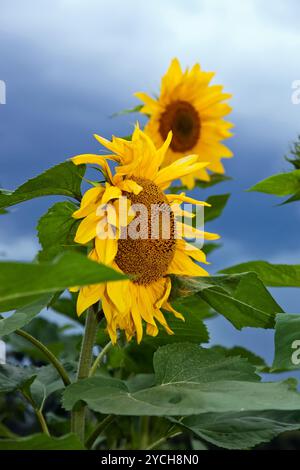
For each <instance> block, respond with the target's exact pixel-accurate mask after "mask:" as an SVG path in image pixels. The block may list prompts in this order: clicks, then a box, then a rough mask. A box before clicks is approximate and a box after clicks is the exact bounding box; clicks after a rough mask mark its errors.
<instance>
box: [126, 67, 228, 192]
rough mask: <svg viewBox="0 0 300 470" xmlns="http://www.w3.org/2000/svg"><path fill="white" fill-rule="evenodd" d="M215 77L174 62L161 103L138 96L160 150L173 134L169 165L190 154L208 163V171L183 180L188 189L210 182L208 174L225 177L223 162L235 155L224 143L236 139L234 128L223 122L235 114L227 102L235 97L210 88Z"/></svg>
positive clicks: (163, 85) (148, 130)
mask: <svg viewBox="0 0 300 470" xmlns="http://www.w3.org/2000/svg"><path fill="white" fill-rule="evenodd" d="M213 76H214V73H213V72H204V71H202V70H201V68H200V65H199V64H196V65H194V66H193V68H192V69H191V70H189V69H187V70H186V71H185V72H183V71H182V69H181V67H180V63H179V61H178V60H177V59H173V60H172V62H171V65H170V67H169V70H168V71H167V73H166V75H164V77H163V78H162V81H161V90H160V96H159V97H158V98H157V99H154V98H151V97H150V96H149V95H147V94H146V93H142V92H139V93H135V96H137V97H138V98H139V99H140V100H141V101H143V102H144V106H143V107H142V109H141V112H142V113H144V114H147V115H148V116H149V121H148V122H147V124H146V127H145V132H146V134H147V135H148V136H150V137H151V139H152V140H153V142H154V144H155V145H156V146H157V147H159V146H160V145H162V143H163V142H164V141H165V139H166V137H167V135H168V132H169V131H170V130H171V131H172V132H173V139H172V142H171V144H170V147H169V150H168V153H167V157H166V159H165V162H164V164H165V165H169V164H170V163H172V162H174V161H175V160H177V159H178V158H181V157H182V156H184V155H187V154H196V155H198V156H199V161H202V162H204V161H206V162H208V164H207V166H206V167H205V168H201V169H200V170H197V171H195V172H193V173H190V174H189V175H185V176H183V177H182V178H181V180H182V182H183V184H184V185H186V186H187V187H188V188H192V187H193V186H194V183H195V179H200V180H203V181H209V179H210V176H209V173H208V171H207V170H210V171H211V172H214V173H219V174H223V173H224V167H223V165H222V163H221V158H229V157H232V155H233V154H232V152H231V151H230V150H229V149H228V148H227V147H226V146H225V145H224V144H222V142H221V141H222V140H223V139H227V138H229V137H231V136H232V134H231V132H230V129H231V128H232V127H233V125H232V124H231V123H230V122H227V121H225V120H224V119H223V118H224V116H226V115H227V114H229V113H230V112H231V107H230V106H229V105H228V104H227V103H226V102H225V101H226V100H228V99H229V98H230V97H231V95H230V94H228V93H223V87H222V86H219V85H209V83H210V81H211V79H212V78H213Z"/></svg>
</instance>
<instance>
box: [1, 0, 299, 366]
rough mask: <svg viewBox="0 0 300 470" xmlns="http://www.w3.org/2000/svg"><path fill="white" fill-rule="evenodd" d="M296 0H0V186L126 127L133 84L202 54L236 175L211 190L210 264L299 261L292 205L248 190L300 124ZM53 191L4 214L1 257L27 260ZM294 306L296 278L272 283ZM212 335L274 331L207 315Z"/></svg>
mask: <svg viewBox="0 0 300 470" xmlns="http://www.w3.org/2000/svg"><path fill="white" fill-rule="evenodd" d="M299 17H300V3H299V1H298V0H285V1H282V0H264V1H263V2H262V1H261V0H244V1H242V2H237V1H236V0H197V1H196V0H189V1H183V0H181V1H179V0H152V1H151V2H141V1H138V0H127V1H121V0H110V1H103V0H97V1H96V0H85V1H83V0H81V1H78V0H51V1H50V0H43V1H40V0H27V1H26V2H25V1H24V0H0V80H4V81H5V83H6V87H7V96H6V101H7V102H6V104H5V105H0V158H1V166H0V187H1V186H2V187H4V188H7V189H13V188H15V187H16V186H18V185H19V184H21V183H22V182H24V181H25V180H27V179H28V178H30V177H32V176H34V175H36V174H38V173H40V172H41V171H43V170H45V169H47V168H48V167H49V166H52V165H54V164H57V163H59V162H61V161H63V160H65V159H67V158H69V157H71V156H73V155H76V154H79V153H96V152H97V151H98V150H99V146H98V144H97V143H96V142H95V141H94V140H93V137H92V134H93V133H95V132H96V133H98V134H100V135H104V136H106V137H110V136H111V134H116V135H127V134H129V133H130V132H131V131H132V128H133V124H134V121H135V119H136V118H137V116H135V115H129V116H123V117H119V118H115V119H110V118H109V116H110V115H111V114H113V113H114V112H116V111H119V110H121V109H124V108H128V107H132V106H134V105H136V104H138V101H137V100H136V99H135V98H134V97H133V93H134V92H135V91H146V92H148V93H155V92H157V91H158V89H159V84H160V77H161V75H162V74H163V73H165V71H166V69H167V67H168V65H169V62H170V60H171V59H172V58H173V57H175V56H176V57H178V58H179V59H180V61H181V63H182V65H183V66H184V67H185V66H188V65H193V64H194V63H195V62H200V64H201V66H202V68H203V69H204V70H209V71H215V72H216V78H215V80H214V83H219V84H223V85H224V86H225V90H226V91H228V92H231V93H232V94H233V99H232V106H233V108H234V111H233V113H232V115H231V116H230V120H231V121H232V122H233V123H234V124H235V130H234V132H235V136H234V137H233V138H232V139H231V140H230V141H228V144H229V146H230V148H231V149H232V150H233V151H234V155H235V156H234V158H233V159H231V160H225V165H226V172H227V174H228V175H230V176H231V177H232V178H233V180H232V181H230V182H226V183H222V184H220V185H218V186H215V187H213V188H211V189H210V190H208V191H203V190H202V191H201V190H196V191H195V195H196V196H197V197H200V198H201V199H206V198H207V196H208V195H210V194H223V193H227V192H230V193H231V200H230V201H229V204H228V206H227V208H226V210H225V211H224V213H223V215H222V217H221V218H220V219H218V220H217V221H215V222H213V223H211V224H210V225H209V226H207V229H209V230H210V231H216V232H218V233H220V234H221V235H222V242H223V247H222V248H221V249H220V250H217V251H216V252H215V253H214V254H213V255H212V256H211V257H210V261H211V262H212V265H211V268H210V269H211V272H212V273H213V272H216V271H217V270H218V269H221V268H225V267H227V266H231V265H233V264H236V263H239V262H243V261H248V260H253V259H265V260H268V261H270V262H279V263H299V259H300V245H299V224H300V205H299V204H297V203H295V204H290V205H287V206H283V207H278V206H277V207H276V204H277V203H278V202H279V201H278V199H277V198H273V197H271V196H267V195H262V194H258V193H247V192H245V189H247V188H249V187H250V186H252V185H253V184H255V183H256V182H257V181H259V180H261V179H263V178H265V177H267V176H270V175H271V174H274V173H277V172H280V171H283V170H285V169H288V168H289V165H288V164H287V163H286V162H285V161H284V155H285V154H286V153H287V152H288V150H289V147H290V145H291V144H292V142H293V141H294V140H295V139H296V136H297V134H298V133H300V105H295V104H292V101H291V95H292V82H293V81H294V80H299V79H300V61H299V52H300V34H299ZM55 200H56V199H55V198H45V199H44V200H38V201H32V202H29V203H25V204H23V205H21V206H18V207H16V208H13V209H12V210H11V213H10V214H9V215H5V216H1V217H0V259H19V260H21V259H32V257H33V256H34V254H35V253H36V251H37V249H38V242H37V240H36V236H35V225H36V223H37V220H38V218H39V216H40V215H42V214H43V212H45V211H46V209H47V207H49V205H50V204H51V203H52V202H54V201H55ZM272 293H273V294H274V296H275V297H276V300H277V301H278V302H279V303H280V304H281V305H282V306H283V308H284V309H285V310H286V311H287V312H289V313H299V312H300V292H299V290H297V289H294V290H293V289H282V290H280V289H272ZM209 328H210V331H211V337H212V341H213V342H214V343H216V342H222V343H223V344H225V345H228V346H231V345H234V344H240V345H245V346H248V347H249V348H251V349H252V350H255V351H256V352H258V353H259V354H261V355H263V356H264V357H265V358H266V359H268V360H269V361H271V359H272V355H273V332H268V331H263V330H255V331H254V330H250V329H246V330H244V331H243V332H238V331H235V330H234V328H233V327H231V325H230V324H229V323H228V322H226V321H225V320H223V319H222V318H219V319H217V320H214V321H210V322H209Z"/></svg>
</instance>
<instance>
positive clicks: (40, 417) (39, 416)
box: [22, 390, 50, 437]
mask: <svg viewBox="0 0 300 470" xmlns="http://www.w3.org/2000/svg"><path fill="white" fill-rule="evenodd" d="M22 394H23V396H24V398H25V399H26V400H27V401H28V403H30V405H31V406H32V408H33V410H34V412H35V415H36V417H37V419H38V422H39V423H40V426H41V429H42V431H43V433H44V434H46V435H47V436H49V437H50V432H49V429H48V426H47V423H46V420H45V418H44V415H43V412H42V410H41V409H39V408H37V407H36V405H35V403H34V401H33V400H32V398H31V396H30V395H29V394H27V393H26V392H25V391H24V390H23V391H22Z"/></svg>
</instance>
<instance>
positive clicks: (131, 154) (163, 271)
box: [72, 125, 218, 342]
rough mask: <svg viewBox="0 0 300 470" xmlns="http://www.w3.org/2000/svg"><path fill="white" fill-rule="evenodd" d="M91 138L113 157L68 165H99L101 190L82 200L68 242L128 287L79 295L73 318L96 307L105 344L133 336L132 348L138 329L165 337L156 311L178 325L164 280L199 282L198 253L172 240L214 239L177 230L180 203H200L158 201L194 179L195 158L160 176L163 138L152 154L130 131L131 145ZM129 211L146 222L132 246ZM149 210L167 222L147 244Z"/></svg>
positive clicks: (107, 286) (178, 198)
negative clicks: (175, 184) (142, 213)
mask: <svg viewBox="0 0 300 470" xmlns="http://www.w3.org/2000/svg"><path fill="white" fill-rule="evenodd" d="M95 138H96V139H97V140H98V141H99V142H100V143H101V144H102V145H104V146H105V147H107V148H108V149H109V150H110V151H111V152H113V154H111V155H107V156H103V155H91V154H88V155H79V156H76V157H73V158H72V161H73V162H74V163H75V164H77V165H79V164H81V163H91V164H97V165H100V169H101V171H102V173H103V174H104V175H105V178H106V182H105V184H104V185H102V184H98V185H96V186H94V187H92V188H91V189H89V190H88V191H87V192H86V193H85V194H84V196H83V198H82V201H81V205H80V208H79V209H78V210H77V211H76V212H75V213H74V214H73V217H74V218H77V219H83V220H82V221H81V222H80V225H79V227H78V230H77V233H76V237H75V241H76V242H77V243H80V244H84V245H88V244H92V247H91V251H90V253H89V257H90V258H91V259H92V260H95V261H98V262H101V263H104V264H106V265H109V266H111V267H113V268H114V269H116V270H118V271H121V272H123V273H125V274H126V275H128V276H129V279H126V280H122V281H117V282H107V283H104V284H99V285H92V286H87V287H83V288H81V289H80V292H79V295H78V301H77V313H78V315H81V314H82V313H83V312H84V311H85V310H86V309H87V308H88V307H90V306H91V305H93V304H95V303H96V302H98V301H101V303H102V309H103V312H104V315H105V317H106V321H107V329H108V332H109V335H110V337H111V340H112V341H113V342H116V340H117V330H118V329H120V330H125V333H126V336H127V339H128V340H129V339H131V338H132V337H133V336H135V335H136V339H137V341H138V342H140V341H141V339H142V336H143V322H144V323H145V325H146V333H147V334H149V335H152V336H155V335H157V333H158V326H157V325H158V324H161V325H162V326H163V327H164V328H165V330H166V331H167V332H168V333H170V334H172V331H171V329H170V327H169V326H168V323H167V321H166V319H165V317H164V314H163V313H162V308H163V309H164V310H166V311H169V312H171V313H172V314H173V315H175V316H176V317H177V318H181V319H183V320H184V318H183V317H182V315H181V314H180V313H179V312H176V311H175V310H174V309H173V308H172V306H171V305H170V303H169V302H168V298H169V294H170V290H171V279H170V277H169V276H168V275H169V274H179V275H187V276H206V275H207V272H206V271H205V270H204V269H203V268H202V267H200V266H199V265H198V264H196V263H195V262H194V261H193V260H192V259H194V260H197V261H200V262H201V263H206V259H205V255H204V253H203V252H202V251H201V250H200V249H198V248H196V247H195V246H194V245H191V244H189V243H187V242H186V241H184V239H183V238H180V237H179V235H178V233H179V231H180V230H181V229H182V228H183V229H185V235H186V236H190V235H191V234H192V235H196V236H197V235H198V236H202V237H203V238H206V239H216V238H218V235H215V234H208V233H206V232H203V231H201V230H199V229H197V228H193V226H192V225H189V224H184V223H183V222H182V219H180V220H181V221H178V220H177V219H178V215H179V216H180V215H182V214H183V211H182V210H181V209H180V204H182V203H183V202H185V201H186V202H188V203H193V204H198V205H202V206H203V205H205V204H206V203H204V202H199V201H195V200H193V199H191V198H189V197H187V196H185V194H184V193H182V194H180V195H174V194H165V193H164V191H165V189H167V188H168V186H169V185H170V184H171V183H172V181H173V180H174V179H177V178H181V177H183V176H186V175H188V174H190V173H194V172H195V171H199V170H201V169H202V168H204V166H205V165H206V163H203V162H202V163H200V162H198V161H197V157H196V156H193V155H192V156H187V157H184V158H181V159H179V160H177V161H176V162H174V163H172V164H170V165H169V166H165V167H164V168H163V169H161V167H162V165H163V163H164V160H165V155H166V152H167V150H168V147H169V145H170V142H171V139H172V133H171V132H170V133H169V134H168V136H167V139H166V141H165V142H164V143H163V145H162V146H161V147H160V148H159V149H156V147H155V146H154V144H153V142H152V140H151V139H150V138H149V137H148V136H147V135H146V134H145V133H144V132H142V131H141V130H140V129H139V127H138V125H137V126H136V128H135V130H134V133H133V137H132V141H127V140H124V139H120V138H115V137H113V138H112V141H108V140H106V139H104V138H102V137H99V136H97V135H95ZM109 159H110V160H113V161H114V162H115V168H114V175H113V174H112V171H111V169H110V167H109V165H108V162H107V160H109ZM137 204H142V205H143V206H145V207H146V209H147V210H149V211H150V215H149V216H148V219H147V220H146V221H144V222H143V223H141V227H140V229H141V230H140V231H141V233H142V235H141V237H140V238H135V237H132V236H130V228H132V227H131V226H132V225H133V224H134V223H135V222H136V221H137V217H138V215H137V213H136V212H134V211H133V210H132V209H133V207H134V206H135V207H136V205H137ZM156 207H158V208H159V209H160V211H161V213H162V214H163V215H164V216H167V219H168V221H169V229H170V230H169V236H168V237H166V236H165V235H164V234H162V232H161V230H159V233H158V235H157V236H156V237H155V238H151V237H150V235H149V227H148V223H147V222H149V221H150V219H151V221H153V218H154V219H155V218H156V217H159V215H155V214H156V212H155V209H154V212H153V208H156ZM120 209H121V210H120ZM185 215H186V214H185ZM143 224H144V225H143ZM124 231H125V232H126V231H127V232H126V233H127V236H124ZM128 233H129V235H128ZM180 233H181V232H180ZM107 234H108V236H107ZM145 234H146V236H145Z"/></svg>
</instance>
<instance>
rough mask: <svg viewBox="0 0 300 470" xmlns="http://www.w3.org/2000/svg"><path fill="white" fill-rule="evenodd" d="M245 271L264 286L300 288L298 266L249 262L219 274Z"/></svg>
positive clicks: (223, 270)
mask: <svg viewBox="0 0 300 470" xmlns="http://www.w3.org/2000/svg"><path fill="white" fill-rule="evenodd" d="M246 271H253V272H255V273H256V274H257V275H258V277H259V278H260V279H261V280H262V282H263V283H264V284H265V285H266V286H270V287H300V264H271V263H268V262H267V261H249V262H247V263H241V264H237V265H236V266H231V267H229V268H226V269H222V271H220V273H224V274H237V273H244V272H246Z"/></svg>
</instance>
